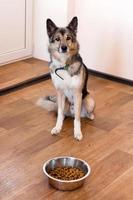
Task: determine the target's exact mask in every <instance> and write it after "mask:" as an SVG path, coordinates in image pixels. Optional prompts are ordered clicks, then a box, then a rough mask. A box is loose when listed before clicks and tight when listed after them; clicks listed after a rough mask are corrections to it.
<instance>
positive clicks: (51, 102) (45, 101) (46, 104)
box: [37, 96, 58, 111]
mask: <svg viewBox="0 0 133 200" xmlns="http://www.w3.org/2000/svg"><path fill="white" fill-rule="evenodd" d="M37 105H38V106H40V107H42V108H44V109H46V110H48V111H57V108H58V107H57V97H56V96H46V97H41V98H40V99H39V100H38V101H37Z"/></svg>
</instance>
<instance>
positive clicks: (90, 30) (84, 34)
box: [75, 0, 133, 79]
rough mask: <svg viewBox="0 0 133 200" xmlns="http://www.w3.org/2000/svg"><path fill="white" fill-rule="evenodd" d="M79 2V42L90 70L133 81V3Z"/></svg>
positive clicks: (115, 0) (122, 0)
mask: <svg viewBox="0 0 133 200" xmlns="http://www.w3.org/2000/svg"><path fill="white" fill-rule="evenodd" d="M75 2H76V5H75V6H76V8H75V9H76V10H75V13H76V15H77V16H78V18H79V34H78V36H79V37H78V38H79V41H80V46H81V54H82V56H83V58H84V61H85V63H86V65H87V67H89V68H91V69H93V70H97V71H101V72H104V73H108V74H112V75H115V76H120V77H123V78H127V79H133V1H132V0H111V1H107V0H100V1H99V0H83V1H82V0H76V1H75Z"/></svg>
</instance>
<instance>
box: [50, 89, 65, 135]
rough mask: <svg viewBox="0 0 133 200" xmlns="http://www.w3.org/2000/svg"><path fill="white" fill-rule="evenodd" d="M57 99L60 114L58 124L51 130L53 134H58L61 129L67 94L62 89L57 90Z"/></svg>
mask: <svg viewBox="0 0 133 200" xmlns="http://www.w3.org/2000/svg"><path fill="white" fill-rule="evenodd" d="M57 100H58V115H57V122H56V126H55V127H54V128H53V129H52V131H51V134H52V135H56V134H58V133H59V132H60V131H61V129H62V125H63V120H64V107H65V95H64V94H63V93H62V92H61V91H58V92H57Z"/></svg>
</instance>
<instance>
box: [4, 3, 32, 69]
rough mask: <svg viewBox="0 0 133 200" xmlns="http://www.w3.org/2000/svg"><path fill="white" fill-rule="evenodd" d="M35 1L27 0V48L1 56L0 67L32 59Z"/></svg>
mask: <svg viewBox="0 0 133 200" xmlns="http://www.w3.org/2000/svg"><path fill="white" fill-rule="evenodd" d="M32 22H33V1H32V0H25V47H24V48H23V49H19V50H15V51H11V52H7V53H3V54H0V65H4V64H6V63H11V62H14V61H17V60H22V59H24V58H28V57H32V49H33V45H32V37H33V34H32V32H33V31H32V30H33V25H32Z"/></svg>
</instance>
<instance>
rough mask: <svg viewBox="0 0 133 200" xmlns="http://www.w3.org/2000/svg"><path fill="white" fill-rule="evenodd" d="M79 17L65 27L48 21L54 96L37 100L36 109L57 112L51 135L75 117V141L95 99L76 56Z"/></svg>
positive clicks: (88, 116) (85, 70) (85, 68)
mask: <svg viewBox="0 0 133 200" xmlns="http://www.w3.org/2000/svg"><path fill="white" fill-rule="evenodd" d="M77 27H78V18H77V17H74V18H73V19H72V20H71V22H70V23H69V24H68V26H66V27H65V28H60V27H57V26H56V25H55V23H54V22H53V21H52V20H51V19H47V21H46V28H47V34H48V38H49V46H48V51H49V53H50V63H49V68H50V74H51V78H52V82H53V84H54V86H55V88H56V91H57V96H47V97H43V98H40V99H39V100H38V102H37V104H38V105H39V106H42V107H44V108H45V109H47V110H48V111H57V122H56V125H55V127H54V128H53V129H52V131H51V133H52V134H53V135H57V134H58V133H59V132H60V131H61V129H62V126H63V120H64V118H65V116H69V117H74V138H76V139H77V140H81V139H82V138H83V135H82V132H81V122H80V118H81V117H87V118H89V119H91V120H93V119H94V107H95V102H94V99H93V98H92V97H91V96H90V94H89V91H88V90H87V81H88V69H87V67H86V66H85V64H84V63H83V61H82V58H81V56H80V54H79V43H78V41H77Z"/></svg>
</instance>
